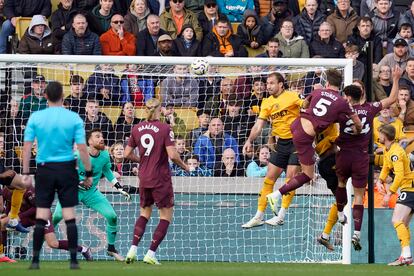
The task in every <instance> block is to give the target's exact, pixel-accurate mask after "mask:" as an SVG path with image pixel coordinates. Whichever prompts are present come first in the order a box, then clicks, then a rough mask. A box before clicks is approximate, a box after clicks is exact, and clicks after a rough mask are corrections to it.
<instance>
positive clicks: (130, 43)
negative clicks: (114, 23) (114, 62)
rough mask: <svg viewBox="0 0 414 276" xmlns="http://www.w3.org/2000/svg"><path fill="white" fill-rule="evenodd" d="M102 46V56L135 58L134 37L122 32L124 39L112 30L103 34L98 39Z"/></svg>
mask: <svg viewBox="0 0 414 276" xmlns="http://www.w3.org/2000/svg"><path fill="white" fill-rule="evenodd" d="M99 40H100V42H101V45H102V54H103V55H107V56H135V47H136V46H135V36H134V35H133V34H131V33H128V32H126V31H124V39H122V40H120V39H119V37H118V34H116V33H115V32H114V31H113V30H112V29H109V30H108V31H107V32H105V33H103V34H102V35H101V37H100V38H99Z"/></svg>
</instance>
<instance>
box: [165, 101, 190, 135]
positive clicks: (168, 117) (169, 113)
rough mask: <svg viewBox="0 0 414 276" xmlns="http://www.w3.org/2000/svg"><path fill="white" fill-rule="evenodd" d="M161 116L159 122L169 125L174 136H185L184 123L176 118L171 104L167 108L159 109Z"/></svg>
mask: <svg viewBox="0 0 414 276" xmlns="http://www.w3.org/2000/svg"><path fill="white" fill-rule="evenodd" d="M161 115H162V116H161V118H160V121H161V122H164V123H167V124H169V125H170V127H171V129H172V130H173V132H174V136H179V137H186V136H187V127H186V125H185V122H184V120H183V119H181V118H180V117H178V115H177V113H175V111H174V105H173V104H172V103H169V104H167V106H165V107H162V108H161Z"/></svg>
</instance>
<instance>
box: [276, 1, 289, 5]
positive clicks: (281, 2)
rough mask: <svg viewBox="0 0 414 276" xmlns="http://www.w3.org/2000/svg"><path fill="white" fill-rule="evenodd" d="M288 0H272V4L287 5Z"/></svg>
mask: <svg viewBox="0 0 414 276" xmlns="http://www.w3.org/2000/svg"><path fill="white" fill-rule="evenodd" d="M287 3H288V1H287V0H274V1H273V5H277V4H286V5H287Z"/></svg>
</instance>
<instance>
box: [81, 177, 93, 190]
mask: <svg viewBox="0 0 414 276" xmlns="http://www.w3.org/2000/svg"><path fill="white" fill-rule="evenodd" d="M83 186H85V188H90V187H91V186H92V177H86V178H85V180H84V181H83Z"/></svg>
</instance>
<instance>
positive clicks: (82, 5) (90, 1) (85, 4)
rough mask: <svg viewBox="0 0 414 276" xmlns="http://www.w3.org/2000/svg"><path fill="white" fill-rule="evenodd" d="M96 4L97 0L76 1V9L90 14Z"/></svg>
mask: <svg viewBox="0 0 414 276" xmlns="http://www.w3.org/2000/svg"><path fill="white" fill-rule="evenodd" d="M98 4H99V0H76V7H77V8H78V9H79V10H81V11H85V12H91V11H92V9H93V8H95V7H96V5H98Z"/></svg>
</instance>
